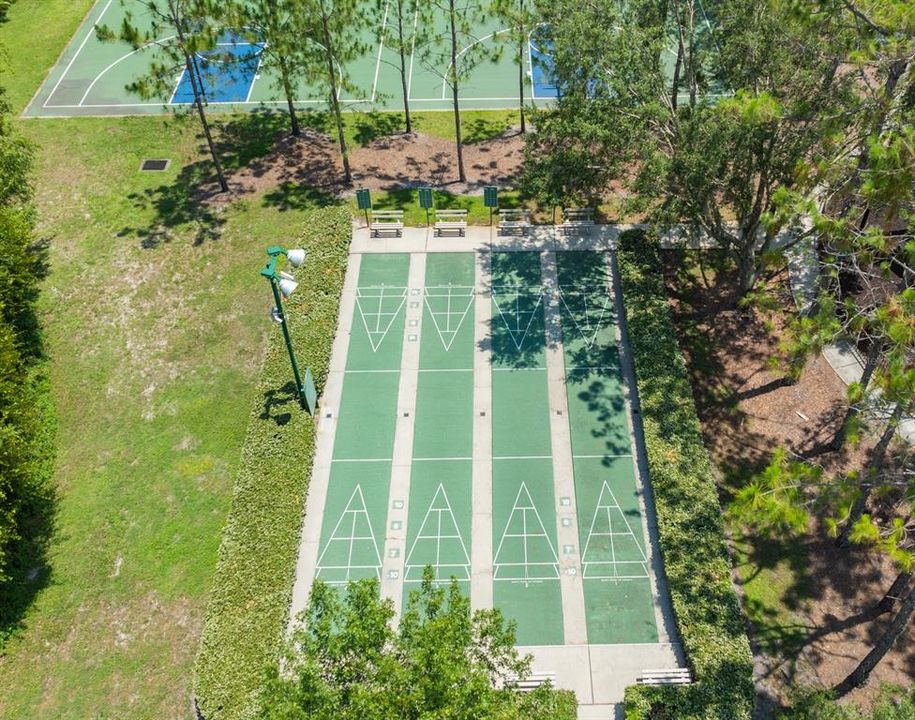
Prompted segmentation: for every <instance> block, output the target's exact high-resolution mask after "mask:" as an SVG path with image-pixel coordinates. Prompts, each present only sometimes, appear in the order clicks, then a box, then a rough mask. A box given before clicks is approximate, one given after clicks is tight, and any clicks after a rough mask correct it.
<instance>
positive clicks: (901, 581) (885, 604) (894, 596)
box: [873, 570, 915, 618]
mask: <svg viewBox="0 0 915 720" xmlns="http://www.w3.org/2000/svg"><path fill="white" fill-rule="evenodd" d="M913 577H915V572H913V571H912V570H904V571H903V572H901V573H899V574H898V575H897V576H896V579H895V580H894V581H893V584H892V585H890V589H889V590H887V591H886V594H885V595H884V596H883V597H882V598H881V600H880V602H879V603H877V604H876V605H875V606H874V611H873V617H875V618H876V617H880V616H881V615H886V613H888V612H892V610H893V608H894V607H896V603H897V602H899V601H900V600H901V599H902V597H903V595H904V594H905V589H906V588H907V587H908V586H909V583H910V582H912V578H913Z"/></svg>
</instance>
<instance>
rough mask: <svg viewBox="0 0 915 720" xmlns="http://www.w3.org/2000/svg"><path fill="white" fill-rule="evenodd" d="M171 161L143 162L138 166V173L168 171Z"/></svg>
mask: <svg viewBox="0 0 915 720" xmlns="http://www.w3.org/2000/svg"><path fill="white" fill-rule="evenodd" d="M171 162H172V161H171V160H144V161H143V162H142V163H141V164H140V172H162V171H163V170H168V166H169V165H170V164H171Z"/></svg>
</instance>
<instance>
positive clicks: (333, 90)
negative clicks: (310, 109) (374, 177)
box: [321, 3, 353, 185]
mask: <svg viewBox="0 0 915 720" xmlns="http://www.w3.org/2000/svg"><path fill="white" fill-rule="evenodd" d="M321 32H322V34H323V35H324V43H323V44H324V47H325V48H326V50H327V53H326V54H327V78H328V85H329V86H330V109H331V112H332V113H333V115H334V121H335V122H336V124H337V142H339V144H340V156H341V157H342V158H343V181H344V183H346V184H347V185H352V184H353V173H352V171H351V170H350V166H349V148H348V147H347V146H346V134H345V132H344V130H343V113H342V112H341V110H340V98H338V97H337V89H338V88H337V74H336V73H335V72H334V40H333V37H332V36H331V32H330V27H329V26H328V18H327V13H326V11H325V8H324V3H321Z"/></svg>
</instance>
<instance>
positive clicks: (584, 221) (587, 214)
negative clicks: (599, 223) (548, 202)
mask: <svg viewBox="0 0 915 720" xmlns="http://www.w3.org/2000/svg"><path fill="white" fill-rule="evenodd" d="M559 227H560V228H561V229H562V231H563V232H565V233H566V234H568V233H569V232H571V231H573V230H581V231H584V233H585V234H586V235H590V234H591V228H592V227H594V211H593V210H591V208H565V209H563V211H562V225H560V226H559Z"/></svg>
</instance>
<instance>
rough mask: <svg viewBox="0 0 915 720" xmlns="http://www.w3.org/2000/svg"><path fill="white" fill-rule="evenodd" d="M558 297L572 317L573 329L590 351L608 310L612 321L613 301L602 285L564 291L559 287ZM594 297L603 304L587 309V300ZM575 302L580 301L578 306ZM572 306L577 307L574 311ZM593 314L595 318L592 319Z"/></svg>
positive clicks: (577, 287)
mask: <svg viewBox="0 0 915 720" xmlns="http://www.w3.org/2000/svg"><path fill="white" fill-rule="evenodd" d="M595 291H597V292H595ZM559 297H560V299H561V300H562V305H563V307H565V309H566V311H567V312H568V313H569V315H570V316H571V317H572V321H573V322H574V323H575V327H576V328H577V329H578V332H579V334H580V335H581V337H582V339H583V340H584V341H585V343H586V344H587V346H588V349H590V348H591V347H593V345H594V341H595V340H596V339H597V333H599V332H600V330H601V328H602V327H603V326H604V317H605V315H607V311H608V310H610V316H611V319H612V314H613V309H612V308H613V301H612V299H611V298H610V295H609V293H608V292H607V288H606V287H605V286H603V285H598V286H594V287H592V288H583V287H580V286H576V288H575V289H574V290H566V289H564V288H562V287H560V288H559ZM595 297H597V298H599V299H600V300H602V301H603V302H602V303H600V302H599V303H598V306H597V307H593V306H592V307H590V308H589V307H588V304H589V300H591V299H592V298H595ZM576 300H578V301H580V304H578V303H576V302H575V301H576ZM570 303H571V304H570ZM572 305H577V307H576V310H573V309H572ZM582 310H583V312H582ZM595 314H596V317H594V315H595Z"/></svg>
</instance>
